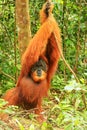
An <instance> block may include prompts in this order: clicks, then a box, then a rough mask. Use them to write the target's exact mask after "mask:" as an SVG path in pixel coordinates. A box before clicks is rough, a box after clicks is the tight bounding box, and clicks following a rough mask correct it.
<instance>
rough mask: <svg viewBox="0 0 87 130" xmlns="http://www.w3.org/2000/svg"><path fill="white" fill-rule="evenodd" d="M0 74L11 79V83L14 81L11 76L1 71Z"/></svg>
mask: <svg viewBox="0 0 87 130" xmlns="http://www.w3.org/2000/svg"><path fill="white" fill-rule="evenodd" d="M1 74H3V75H4V76H7V77H8V78H10V79H12V80H13V81H15V79H14V78H13V77H12V76H10V75H8V74H6V73H5V72H3V71H1Z"/></svg>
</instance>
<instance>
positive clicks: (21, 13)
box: [16, 0, 31, 55]
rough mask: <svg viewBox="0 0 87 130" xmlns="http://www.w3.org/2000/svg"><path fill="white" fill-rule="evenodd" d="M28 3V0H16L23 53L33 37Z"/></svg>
mask: <svg viewBox="0 0 87 130" xmlns="http://www.w3.org/2000/svg"><path fill="white" fill-rule="evenodd" d="M28 5H29V4H28V0H16V24H17V29H18V43H19V48H20V53H21V55H22V54H23V53H24V51H25V49H26V47H27V45H28V43H29V41H30V38H31V31H30V18H29V11H28V10H29V8H28Z"/></svg>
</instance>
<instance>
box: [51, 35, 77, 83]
mask: <svg viewBox="0 0 87 130" xmlns="http://www.w3.org/2000/svg"><path fill="white" fill-rule="evenodd" d="M53 34H54V37H55V40H56V43H57V46H58V49H59V52H60V55H61V58H62V59H63V61H64V63H65V65H66V66H67V67H68V69H69V70H70V71H71V72H72V74H73V75H74V77H75V79H76V81H77V82H79V79H78V77H77V76H76V74H75V73H74V71H73V70H72V68H71V67H70V65H69V64H68V63H67V61H66V60H65V58H64V56H63V53H62V50H61V47H60V45H59V44H58V40H57V37H56V35H55V33H53Z"/></svg>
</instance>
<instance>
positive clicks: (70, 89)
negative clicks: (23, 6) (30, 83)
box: [0, 0, 87, 130]
mask: <svg viewBox="0 0 87 130" xmlns="http://www.w3.org/2000/svg"><path fill="white" fill-rule="evenodd" d="M53 2H54V5H55V7H54V12H53V14H54V16H55V17H56V20H57V21H58V23H59V26H60V28H61V34H62V46H63V53H64V57H65V59H66V60H67V62H68V63H69V64H70V66H71V68H72V69H73V70H74V72H75V73H76V75H77V77H78V78H79V81H80V83H77V82H76V81H75V79H74V77H73V75H72V73H71V72H70V71H69V69H68V68H67V67H66V66H65V64H64V62H63V60H62V59H61V60H60V62H59V64H58V70H57V73H56V75H55V76H54V78H53V80H52V84H51V86H52V87H51V89H50V92H49V97H48V98H46V99H45V100H44V101H43V108H44V110H45V114H44V115H45V116H46V117H47V121H46V122H44V123H42V124H39V123H38V122H37V121H36V120H35V118H34V117H35V116H36V115H34V114H33V113H32V111H33V110H23V109H22V108H18V107H14V106H12V107H9V108H6V109H3V108H4V105H5V103H6V102H4V101H3V100H2V99H0V113H8V114H10V116H9V117H8V118H9V119H8V120H9V122H8V121H7V120H5V121H3V120H0V130H3V129H4V130H13V129H14V130H80V129H81V130H87V34H86V33H87V2H86V0H53ZM43 3H44V0H42V1H41V2H40V1H39V0H36V1H34V0H32V1H30V3H29V7H30V21H31V31H32V35H34V34H35V33H36V31H37V30H38V28H39V27H40V22H39V10H40V8H41V7H42V5H43ZM15 46H16V47H15ZM19 71H20V54H19V49H18V43H17V29H16V23H15V3H14V1H12V0H4V1H0V95H1V96H3V94H4V93H5V92H6V90H8V89H10V88H12V87H14V86H15V81H16V79H17V77H18V74H19Z"/></svg>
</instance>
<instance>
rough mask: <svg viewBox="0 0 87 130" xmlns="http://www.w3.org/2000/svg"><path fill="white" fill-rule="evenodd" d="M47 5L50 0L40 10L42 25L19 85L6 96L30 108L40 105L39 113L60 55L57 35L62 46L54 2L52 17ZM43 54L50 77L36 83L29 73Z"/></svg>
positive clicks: (27, 53)
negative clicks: (46, 12) (47, 12)
mask: <svg viewBox="0 0 87 130" xmlns="http://www.w3.org/2000/svg"><path fill="white" fill-rule="evenodd" d="M45 6H46V4H45V5H44V6H43V8H42V10H41V11H40V15H41V17H40V18H41V23H42V25H41V27H40V29H39V30H38V31H37V33H36V34H35V36H34V37H33V39H32V40H31V42H30V43H29V46H28V48H27V49H26V51H25V53H24V55H23V57H22V68H21V72H20V76H19V79H18V82H17V85H16V88H13V89H12V90H10V91H9V92H8V93H7V94H6V95H5V97H4V98H5V100H7V101H8V102H9V104H13V105H20V104H24V106H25V107H27V108H32V107H36V108H37V110H36V111H35V112H36V113H38V114H40V112H41V101H42V98H43V97H44V96H46V95H47V91H48V88H49V86H50V81H51V79H52V77H53V75H54V73H55V71H56V69H57V63H58V60H59V58H60V52H59V49H58V46H57V43H56V39H55V36H56V38H57V41H58V44H60V46H61V36H60V29H59V27H58V24H57V22H56V20H55V18H54V17H53V14H52V9H53V5H50V8H49V16H48V17H47V16H46V14H45V12H44V9H45ZM54 34H55V36H54ZM39 58H42V59H43V60H45V62H46V63H47V65H48V71H47V76H46V78H45V79H44V80H42V81H41V82H40V83H36V82H34V81H33V80H32V79H31V78H30V77H27V75H28V73H29V72H30V69H31V66H32V65H34V64H35V63H36V62H37V61H38V60H39ZM40 118H41V117H40Z"/></svg>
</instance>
